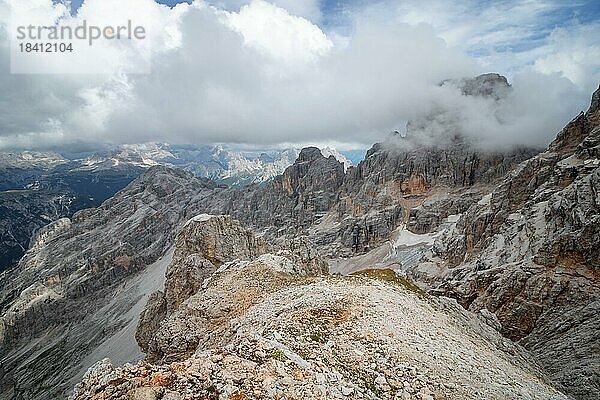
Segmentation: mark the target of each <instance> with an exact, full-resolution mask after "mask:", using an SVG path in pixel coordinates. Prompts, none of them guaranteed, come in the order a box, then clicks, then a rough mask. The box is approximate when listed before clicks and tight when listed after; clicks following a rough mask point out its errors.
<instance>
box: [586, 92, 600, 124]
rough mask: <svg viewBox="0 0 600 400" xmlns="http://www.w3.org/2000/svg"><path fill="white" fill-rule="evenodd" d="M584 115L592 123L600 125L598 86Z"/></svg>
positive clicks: (599, 94) (599, 93)
mask: <svg viewBox="0 0 600 400" xmlns="http://www.w3.org/2000/svg"><path fill="white" fill-rule="evenodd" d="M586 115H587V117H588V119H589V120H590V122H591V124H592V125H594V126H596V125H600V86H599V87H598V89H597V90H596V91H595V92H594V94H593V95H592V103H591V104H590V108H589V109H588V111H587V114H586Z"/></svg>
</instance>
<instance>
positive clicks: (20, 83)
mask: <svg viewBox="0 0 600 400" xmlns="http://www.w3.org/2000/svg"><path fill="white" fill-rule="evenodd" d="M159 3H162V4H159ZM175 3H180V4H175ZM11 4H12V5H15V4H18V5H19V6H20V7H24V5H31V6H35V7H32V9H35V13H36V18H38V20H39V19H41V20H45V21H47V24H48V25H51V24H52V23H54V21H56V19H57V16H59V17H60V18H61V21H63V22H64V21H67V22H68V21H69V20H70V21H71V22H73V21H81V20H83V19H85V20H88V21H93V22H94V23H96V24H98V25H100V24H105V25H111V24H114V23H115V21H122V20H127V19H132V20H134V21H136V22H137V21H141V23H143V25H144V26H145V27H146V28H147V30H148V33H149V35H150V37H151V39H152V40H151V46H152V49H151V51H152V58H151V73H150V74H123V73H119V74H110V75H50V74H48V75H12V74H10V65H9V47H8V46H9V45H8V39H7V30H8V28H7V25H8V23H9V18H10V7H11ZM599 21H600V3H599V2H598V1H597V0H589V1H571V2H565V1H542V0H539V1H536V0H530V1H469V0H467V1H417V0H406V1H401V0H397V1H393V0H389V1H361V0H349V1H341V0H340V1H337V0H321V1H320V0H273V1H271V2H266V1H263V0H253V1H245V0H214V1H206V2H205V1H199V0H196V1H194V2H191V3H190V4H188V3H187V2H177V1H161V2H158V3H157V2H155V1H153V0H127V1H125V0H85V1H83V2H82V1H80V0H78V1H75V0H73V1H72V2H68V1H52V0H0V150H8V149H51V148H65V147H69V146H92V147H93V146H94V145H96V144H100V143H124V142H128V143H134V142H144V141H166V142H172V143H213V142H230V143H239V144H243V145H256V146H260V147H263V148H264V147H265V146H287V145H291V144H293V145H304V144H308V143H312V144H329V145H334V146H337V147H338V148H341V149H352V148H365V147H369V146H370V145H371V144H372V143H373V142H375V141H377V140H381V139H382V138H383V137H385V135H386V134H387V133H388V132H390V131H391V130H394V129H401V128H402V127H403V126H404V124H405V122H406V121H407V120H409V119H413V118H416V117H419V116H422V115H424V114H427V113H429V112H431V111H432V110H434V109H438V108H439V107H454V108H457V109H460V110H459V111H458V112H459V113H460V120H461V121H462V122H461V123H464V129H465V130H466V131H467V132H466V134H469V135H472V136H474V137H477V138H479V139H482V138H483V140H485V141H486V142H490V143H494V144H498V145H502V144H527V145H546V144H547V143H548V142H549V141H550V140H551V139H552V138H553V137H554V136H555V134H556V132H557V131H558V130H559V129H560V128H561V127H562V126H563V125H564V124H565V122H567V121H568V120H570V119H571V118H572V117H574V116H575V115H576V114H577V113H578V112H579V111H580V110H583V109H586V108H587V106H588V103H589V98H590V95H591V93H592V92H593V91H594V90H595V89H596V88H597V87H598V84H599V83H600V39H599V38H600V22H599ZM118 56H119V55H118V54H117V55H115V57H118ZM484 72H498V73H501V74H503V75H505V76H507V78H508V79H509V81H510V82H511V84H512V85H513V89H514V90H513V91H512V92H511V94H510V96H509V97H508V98H507V99H506V101H504V102H501V103H500V104H498V103H494V102H489V101H481V102H475V103H474V102H473V101H471V100H468V101H466V100H465V99H464V98H462V97H461V96H460V93H458V92H457V91H456V92H449V91H448V90H447V89H444V90H442V89H441V88H439V87H438V86H437V84H438V83H439V82H440V81H442V80H443V79H446V78H461V77H469V76H475V75H477V74H480V73H484ZM498 115H501V116H502V118H498Z"/></svg>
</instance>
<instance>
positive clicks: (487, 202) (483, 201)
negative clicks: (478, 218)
mask: <svg viewBox="0 0 600 400" xmlns="http://www.w3.org/2000/svg"><path fill="white" fill-rule="evenodd" d="M491 202H492V194H491V193H490V194H486V195H485V196H483V197H482V198H481V200H479V201H478V202H477V204H478V205H480V206H489V205H490V203H491Z"/></svg>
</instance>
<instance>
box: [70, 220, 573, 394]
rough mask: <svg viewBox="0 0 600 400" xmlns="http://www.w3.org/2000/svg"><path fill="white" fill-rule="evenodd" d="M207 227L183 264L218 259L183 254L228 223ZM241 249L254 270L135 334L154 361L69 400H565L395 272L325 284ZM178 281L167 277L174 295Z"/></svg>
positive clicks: (219, 275)
mask: <svg viewBox="0 0 600 400" xmlns="http://www.w3.org/2000/svg"><path fill="white" fill-rule="evenodd" d="M200 220H201V221H202V222H200V224H201V225H200V226H198V228H199V229H195V230H194V231H193V232H191V231H188V232H186V233H183V232H182V234H184V235H185V240H184V239H183V238H181V237H180V239H181V240H178V248H177V249H176V250H175V253H176V254H180V256H182V257H184V258H185V257H189V256H193V255H196V254H198V250H199V251H200V253H204V252H206V251H209V250H210V246H207V247H204V248H195V249H192V250H191V251H190V250H189V247H188V246H187V244H186V243H189V242H193V243H202V239H201V238H202V237H205V235H206V233H207V232H213V229H214V225H215V224H220V223H221V222H223V221H224V217H218V216H215V217H205V216H203V217H201V218H200ZM229 227H230V228H232V229H231V230H230V231H229V234H226V237H230V235H231V237H233V238H236V237H239V236H238V233H236V232H238V231H237V228H235V225H229ZM180 236H181V235H180ZM220 236H221V235H220V234H218V235H217V237H220ZM243 236H244V240H243V241H242V243H246V238H247V236H245V235H243ZM197 238H198V239H199V240H197ZM241 247H242V250H241V253H240V254H233V255H231V258H237V257H238V256H241V257H243V258H245V259H237V260H235V261H230V262H226V263H224V264H222V265H221V267H220V268H219V269H217V270H214V269H213V272H212V273H210V274H209V278H207V279H204V282H203V284H202V286H201V287H199V288H198V289H197V291H196V292H195V293H194V294H193V295H191V296H190V297H188V298H187V299H186V300H185V301H183V302H182V303H180V304H179V306H178V307H176V309H175V311H174V312H172V314H171V315H170V316H169V317H168V318H166V319H164V320H163V321H162V322H161V323H160V326H159V327H158V328H156V327H155V326H152V325H146V322H144V320H143V319H142V320H141V321H140V325H139V326H138V332H139V331H140V330H143V331H147V330H148V329H150V330H151V331H152V334H151V335H144V337H145V338H147V337H150V336H151V339H150V344H149V346H146V345H145V344H142V347H147V348H148V349H149V352H148V357H147V361H143V362H140V363H139V364H137V365H131V364H130V365H126V366H125V367H115V366H113V365H112V364H111V363H110V361H109V360H103V361H101V362H99V363H98V364H96V365H95V366H94V367H92V368H91V369H90V370H89V371H88V372H87V373H86V375H85V376H84V378H83V381H82V382H81V383H80V384H78V385H77V387H76V389H75V392H74V394H73V395H72V396H71V398H72V399H101V398H103V399H105V398H109V399H135V400H137V399H140V400H141V399H148V398H149V399H194V398H215V399H217V398H230V399H231V398H235V399H242V398H281V397H286V396H291V397H297V398H339V399H344V398H357V399H358V398H372V399H396V398H397V399H466V398H477V399H500V398H502V399H512V398H514V399H517V398H519V399H566V397H565V396H564V395H562V394H561V393H559V392H558V391H556V390H554V389H553V388H551V387H550V386H549V385H548V383H547V382H546V381H545V380H544V378H543V377H542V376H541V374H540V373H539V371H538V370H537V367H536V366H535V365H532V364H531V363H530V362H529V361H528V358H529V356H528V355H527V353H526V351H525V350H523V349H522V348H521V347H520V346H518V345H516V344H513V343H512V342H510V341H509V340H507V339H505V338H502V337H501V336H500V335H499V334H498V333H497V332H496V331H495V330H494V329H493V328H492V327H490V326H488V325H487V323H486V322H485V319H484V318H480V317H478V316H476V315H473V314H471V313H468V312H466V311H465V310H463V309H462V308H461V307H460V306H458V305H457V304H456V303H453V302H452V301H450V300H445V299H435V298H432V297H430V296H428V295H426V294H425V293H424V292H422V291H420V290H419V289H418V288H416V287H415V286H413V285H411V284H410V283H408V282H407V281H405V280H403V279H401V278H399V277H397V276H396V275H395V274H394V273H393V272H392V271H390V270H383V271H375V270H370V271H365V272H364V273H361V274H358V275H355V276H352V277H327V276H325V275H324V273H325V270H324V269H321V270H314V269H311V268H309V269H306V267H305V266H302V265H299V264H298V263H297V261H293V260H292V259H289V258H287V257H285V256H281V255H275V254H268V253H266V254H263V255H260V256H258V257H256V254H254V255H251V254H249V253H247V252H246V251H245V250H244V249H245V247H244V245H242V246H241ZM254 249H255V251H257V252H258V251H259V250H260V249H262V247H261V246H256V247H254ZM172 267H173V264H172V265H171V266H170V267H169V268H172ZM180 278H181V277H178V276H176V275H174V274H171V275H169V274H168V278H167V282H166V286H165V290H166V291H165V293H168V292H169V291H168V289H167V288H168V287H169V285H172V284H174V283H175V284H177V282H169V281H175V280H179V279H180ZM179 282H180V283H181V282H182V281H179ZM149 306H150V307H151V308H152V307H153V306H152V304H151V303H150V304H149ZM148 361H150V362H148Z"/></svg>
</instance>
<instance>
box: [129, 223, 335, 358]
mask: <svg viewBox="0 0 600 400" xmlns="http://www.w3.org/2000/svg"><path fill="white" fill-rule="evenodd" d="M266 248H267V246H266V244H265V243H264V242H263V241H262V240H261V239H258V238H255V237H254V235H253V234H252V232H250V231H248V230H245V229H243V228H242V227H241V226H240V224H239V222H237V221H235V220H232V219H231V217H229V216H224V215H222V216H210V215H199V216H196V217H194V218H192V219H191V220H190V221H188V222H187V223H186V225H185V226H184V227H183V229H182V231H181V233H180V234H179V235H178V237H177V243H176V248H175V253H174V256H173V261H172V262H171V264H170V265H169V267H168V269H167V274H166V278H167V279H166V282H165V292H164V295H162V294H155V295H153V296H152V298H151V299H150V301H149V302H148V305H147V308H146V310H145V311H144V313H143V314H142V318H141V319H140V323H139V324H138V328H137V334H136V337H137V339H138V341H139V344H140V347H141V348H142V349H144V350H145V351H147V353H148V359H149V360H173V359H181V358H182V357H184V356H189V355H190V352H191V351H192V350H194V349H195V348H196V347H198V346H199V343H200V342H201V341H202V342H210V341H211V340H220V339H221V338H222V337H221V335H222V334H223V332H222V328H223V326H221V327H219V325H220V324H221V323H222V322H223V321H226V320H229V319H230V318H231V316H232V313H235V312H236V311H235V310H234V306H235V307H236V308H238V309H239V308H240V307H242V308H243V307H249V306H250V304H251V303H247V304H245V305H244V304H241V305H238V304H232V303H233V302H235V301H236V300H237V299H239V297H240V296H243V295H247V294H248V293H253V294H254V295H256V296H257V297H258V296H260V295H262V294H264V293H267V292H266V289H265V288H267V287H268V286H269V284H275V283H274V282H276V281H281V282H282V283H285V282H287V280H286V279H282V278H281V277H280V276H278V274H275V275H274V276H270V275H269V276H268V277H267V276H265V277H263V278H264V279H262V280H261V281H259V282H257V281H256V279H257V277H255V276H252V275H242V274H239V275H236V280H235V281H227V280H223V281H221V282H220V283H219V285H218V290H213V289H210V290H207V289H206V286H207V285H208V282H209V281H213V280H218V279H220V277H221V273H222V272H223V271H227V270H229V269H232V268H239V267H240V266H246V265H251V266H254V267H256V268H258V269H260V268H271V269H272V270H273V271H274V272H282V273H283V272H284V273H288V274H294V275H298V276H308V275H319V274H326V273H327V264H326V263H325V262H323V261H322V260H321V259H320V258H319V257H318V256H317V254H316V253H315V252H314V250H313V249H312V247H311V244H310V243H309V242H307V241H306V239H302V238H299V239H296V240H294V241H292V242H288V243H286V244H285V245H284V247H283V249H281V250H277V249H273V250H274V251H277V254H276V255H275V254H265V252H266ZM227 276H228V275H227ZM227 289H230V291H229V292H228V291H227ZM263 292H264V293H263ZM198 298H202V299H203V302H206V303H207V304H208V303H209V304H210V307H208V306H207V305H206V304H204V305H203V306H202V307H201V308H195V303H194V302H197V299H198ZM194 299H196V300H194ZM161 303H162V304H164V305H161ZM163 308H164V309H165V310H166V312H164V313H163V315H164V317H163V318H162V319H161V320H158V319H157V318H156V316H155V314H153V313H154V311H155V310H161V309H163ZM218 321H221V323H220V322H218Z"/></svg>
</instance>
